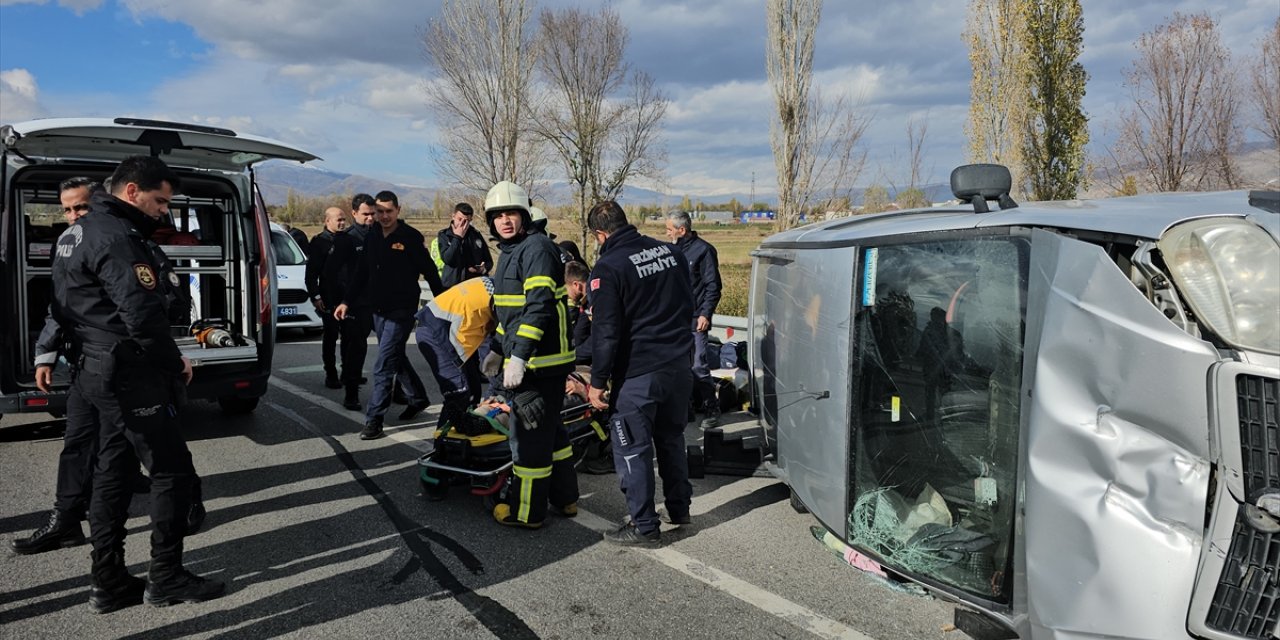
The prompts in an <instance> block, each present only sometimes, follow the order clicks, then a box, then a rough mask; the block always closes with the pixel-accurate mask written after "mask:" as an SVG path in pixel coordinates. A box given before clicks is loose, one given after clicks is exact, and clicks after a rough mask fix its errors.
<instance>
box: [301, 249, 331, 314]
mask: <svg viewBox="0 0 1280 640" xmlns="http://www.w3.org/2000/svg"><path fill="white" fill-rule="evenodd" d="M332 250H333V240H332V239H325V238H323V237H320V236H317V237H315V238H313V239H312V240H311V249H310V251H309V252H308V253H307V270H306V275H305V278H306V282H307V295H309V296H311V298H312V299H316V298H319V297H320V275H321V274H323V273H324V267H325V262H327V261H328V260H329V253H330V252H331V251H332Z"/></svg>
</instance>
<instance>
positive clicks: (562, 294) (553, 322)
mask: <svg viewBox="0 0 1280 640" xmlns="http://www.w3.org/2000/svg"><path fill="white" fill-rule="evenodd" d="M498 248H499V250H500V251H501V259H500V260H499V261H498V269H497V271H496V272H495V273H494V277H493V286H494V291H493V305H494V309H495V310H496V311H497V315H498V328H497V332H498V335H497V338H496V342H497V346H498V348H499V349H500V350H501V352H502V354H503V355H504V356H505V357H506V359H510V358H511V357H512V356H516V357H519V358H523V359H524V361H525V362H526V363H527V366H528V369H529V371H530V373H532V374H533V375H536V376H539V377H542V376H565V375H568V374H569V372H570V371H572V370H573V348H572V347H571V346H570V345H569V331H570V327H569V296H568V293H567V292H566V291H565V288H564V264H563V263H561V262H560V251H559V250H558V249H557V248H556V246H555V243H553V242H552V241H551V238H548V237H547V236H543V235H537V234H533V235H520V236H517V237H516V238H514V239H512V240H510V241H504V242H501V243H499V244H498Z"/></svg>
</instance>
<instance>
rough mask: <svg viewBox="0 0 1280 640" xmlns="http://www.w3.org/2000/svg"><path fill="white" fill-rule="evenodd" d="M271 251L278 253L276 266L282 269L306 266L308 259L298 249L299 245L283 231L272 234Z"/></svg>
mask: <svg viewBox="0 0 1280 640" xmlns="http://www.w3.org/2000/svg"><path fill="white" fill-rule="evenodd" d="M271 249H272V250H273V251H275V253H276V264H277V265H279V266H282V267H287V266H291V265H299V264H306V262H307V257H306V256H305V255H303V254H302V249H299V248H298V243H296V242H294V241H293V238H290V237H289V234H287V233H284V232H283V231H272V232H271Z"/></svg>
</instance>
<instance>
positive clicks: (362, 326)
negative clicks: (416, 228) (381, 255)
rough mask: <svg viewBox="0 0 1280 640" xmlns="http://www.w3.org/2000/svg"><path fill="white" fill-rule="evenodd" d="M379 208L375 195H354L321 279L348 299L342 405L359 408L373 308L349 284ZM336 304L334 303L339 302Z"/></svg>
mask: <svg viewBox="0 0 1280 640" xmlns="http://www.w3.org/2000/svg"><path fill="white" fill-rule="evenodd" d="M375 211H377V207H376V205H375V204H374V202H373V196H371V195H369V194H367V193H357V194H356V195H355V197H353V198H351V217H352V218H353V219H354V221H355V222H354V224H352V225H351V227H350V228H349V229H347V230H346V231H344V232H342V233H340V234H338V235H336V236H334V238H333V251H332V252H331V253H330V254H329V259H328V260H327V261H326V262H325V265H324V271H323V272H322V274H321V276H320V277H321V279H322V280H324V281H327V282H330V283H333V285H334V291H333V294H334V299H335V300H336V301H337V303H340V302H342V301H343V300H346V301H347V307H348V309H347V313H346V317H345V318H344V319H343V320H340V321H339V334H340V335H341V337H342V384H343V386H344V387H346V396H345V397H344V398H343V400H342V406H344V407H346V408H348V409H350V410H352V411H359V410H360V409H361V405H360V385H361V383H363V381H364V357H365V354H367V353H368V351H369V343H368V342H367V340H368V339H369V332H370V331H373V311H372V310H371V309H370V308H369V300H368V298H367V296H365V295H364V293H365V292H363V291H353V292H351V296H347V283H348V282H350V281H351V280H352V278H353V277H354V276H355V272H356V268H357V267H358V266H359V264H360V262H361V261H362V260H363V259H364V243H365V238H366V237H367V236H368V235H369V225H371V224H372V223H373V214H374V212H375ZM337 303H335V305H336V304H337Z"/></svg>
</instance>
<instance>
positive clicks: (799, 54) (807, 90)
mask: <svg viewBox="0 0 1280 640" xmlns="http://www.w3.org/2000/svg"><path fill="white" fill-rule="evenodd" d="M821 16H822V0H768V2H767V4H766V20H767V22H768V32H769V33H768V41H767V42H768V44H767V45H766V47H765V67H766V68H767V70H768V72H769V85H770V86H771V87H772V89H773V97H774V104H775V107H776V111H775V113H774V117H773V119H772V121H771V123H770V127H769V133H770V142H771V143H772V146H773V162H774V165H775V167H776V168H777V171H778V220H779V225H780V226H781V227H782V228H783V229H787V228H790V227H793V226H795V225H796V224H798V223H799V221H800V216H801V215H802V214H803V213H804V212H805V211H806V210H807V209H808V208H809V206H810V205H811V204H812V201H813V197H814V194H816V193H819V192H821V191H824V190H825V189H827V188H830V189H831V199H832V200H836V199H839V198H841V197H844V196H842V195H840V193H839V191H840V189H842V188H847V187H848V185H850V184H851V183H852V182H853V180H854V179H855V178H856V176H857V174H858V173H859V172H861V170H862V166H863V161H864V159H865V156H860V155H858V154H857V153H856V148H857V143H858V141H859V140H860V139H861V137H862V135H863V133H864V132H865V131H866V128H867V126H868V125H869V124H870V121H869V119H868V118H865V117H863V116H861V115H859V114H858V113H857V110H856V109H855V107H854V103H853V102H852V100H851V99H849V98H848V97H846V96H843V95H839V96H836V97H835V98H833V99H829V100H824V99H823V98H822V96H821V93H820V92H818V91H814V90H813V89H812V84H813V51H814V44H815V42H816V36H817V30H818V23H819V21H820V20H821Z"/></svg>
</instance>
